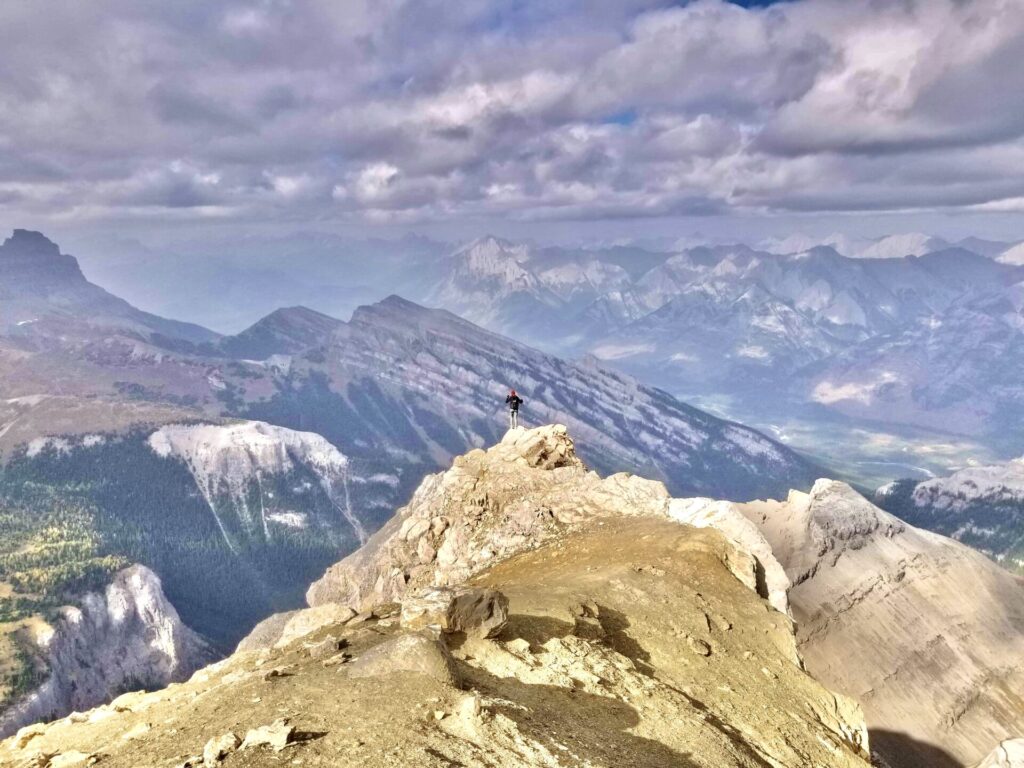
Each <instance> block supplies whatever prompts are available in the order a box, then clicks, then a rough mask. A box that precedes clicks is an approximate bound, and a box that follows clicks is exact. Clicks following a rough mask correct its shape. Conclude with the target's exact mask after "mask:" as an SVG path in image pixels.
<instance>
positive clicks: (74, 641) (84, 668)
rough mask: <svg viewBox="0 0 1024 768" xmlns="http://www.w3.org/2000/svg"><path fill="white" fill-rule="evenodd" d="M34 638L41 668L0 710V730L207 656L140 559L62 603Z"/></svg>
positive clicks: (186, 670) (168, 677)
mask: <svg viewBox="0 0 1024 768" xmlns="http://www.w3.org/2000/svg"><path fill="white" fill-rule="evenodd" d="M33 640H34V643H35V646H36V655H38V657H39V660H40V661H41V662H42V663H43V664H45V667H46V669H47V670H48V675H47V677H46V680H45V681H44V682H43V684H42V685H41V686H39V688H37V689H36V690H34V691H32V692H31V693H29V694H27V695H26V696H24V697H23V698H21V699H20V700H18V701H16V702H15V703H14V704H13V705H12V706H11V707H10V708H9V709H8V710H7V711H5V712H3V714H2V715H0V734H3V735H9V734H10V733H12V732H14V731H15V730H17V729H18V728H19V727H21V726H23V725H25V724H27V723H33V722H35V721H37V720H46V719H52V718H54V717H60V716H62V715H65V714H67V713H68V712H71V711H73V710H84V709H88V708H89V707H94V706H96V705H97V704H101V703H103V702H104V701H107V700H109V699H110V698H111V697H113V696H115V695H117V694H118V693H119V692H121V691H124V690H132V689H135V688H158V687H162V686H165V685H167V684H168V683H171V682H174V681H178V680H184V679H185V678H187V677H188V676H189V675H190V674H192V673H193V672H194V671H195V670H196V669H198V668H199V667H201V666H202V665H203V664H206V663H208V662H209V661H210V660H211V659H212V658H213V654H212V653H211V651H210V649H209V648H208V647H207V646H206V644H205V643H204V641H203V640H202V639H200V638H199V637H198V636H197V635H195V634H194V633H193V632H192V631H191V630H190V629H189V628H188V627H186V626H185V625H184V624H182V623H181V620H180V619H179V618H178V613H177V611H175V609H174V606H173V605H171V604H170V603H169V602H168V600H167V598H166V597H165V596H164V593H163V590H162V589H161V586H160V580H159V579H158V578H157V577H156V575H155V574H154V573H153V572H152V571H150V570H149V569H148V568H145V567H144V566H141V565H135V566H132V567H130V568H126V569H124V570H123V571H120V572H119V573H118V574H117V575H116V576H115V577H114V579H113V580H112V582H111V583H110V584H109V585H108V586H107V588H106V589H105V590H104V591H103V592H92V593H88V594H86V595H84V596H83V597H82V598H81V599H80V600H79V601H78V604H77V605H76V606H68V607H65V608H62V609H61V611H60V615H59V617H58V618H57V620H56V621H54V622H53V623H52V625H46V626H43V627H39V628H37V629H36V630H35V633H34V637H33Z"/></svg>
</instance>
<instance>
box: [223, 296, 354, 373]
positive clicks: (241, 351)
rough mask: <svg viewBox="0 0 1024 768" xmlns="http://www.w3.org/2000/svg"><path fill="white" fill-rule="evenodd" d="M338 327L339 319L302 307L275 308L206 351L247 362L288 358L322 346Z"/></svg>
mask: <svg viewBox="0 0 1024 768" xmlns="http://www.w3.org/2000/svg"><path fill="white" fill-rule="evenodd" d="M339 325H341V321H340V320H335V319H334V318H333V317H328V316H327V315H324V314H321V313H320V312H316V311H314V310H312V309H308V308H306V307H288V308H286V309H278V310H276V311H274V312H271V313H270V314H269V315H267V316H266V317H264V318H263V319H262V320H260V321H259V322H257V323H256V324H254V325H252V326H250V327H249V328H247V329H246V330H244V331H242V333H239V334H238V335H236V336H229V337H226V338H224V339H222V340H221V342H220V344H218V345H217V346H216V347H214V348H213V349H211V350H210V351H211V352H212V353H215V354H216V353H220V354H223V355H225V356H227V357H240V358H248V359H251V360H266V359H267V358H269V357H271V356H272V355H291V354H294V353H296V352H302V351H303V350H306V349H309V348H310V347H315V346H316V345H317V344H319V343H322V341H323V339H325V338H327V337H328V336H329V335H330V334H331V332H332V331H334V330H335V329H336V328H337V327H338V326H339Z"/></svg>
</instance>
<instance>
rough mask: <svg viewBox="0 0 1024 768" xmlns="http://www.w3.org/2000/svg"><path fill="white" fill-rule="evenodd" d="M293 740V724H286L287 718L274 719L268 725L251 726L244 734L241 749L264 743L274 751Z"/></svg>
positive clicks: (278, 750)
mask: <svg viewBox="0 0 1024 768" xmlns="http://www.w3.org/2000/svg"><path fill="white" fill-rule="evenodd" d="M294 740H295V726H294V725H289V724H288V719H287V718H280V719H278V720H275V721H274V722H273V723H271V724H270V725H264V726H260V727H259V728H253V729H252V730H251V731H249V732H248V733H246V734H245V739H244V741H242V746H241V749H250V748H252V747H259V746H263V745H266V746H268V747H270V748H271V749H273V750H274V751H275V752H280V751H281V750H282V749H284V748H285V747H287V746H288V745H289V744H291V743H292V742H293V741H294Z"/></svg>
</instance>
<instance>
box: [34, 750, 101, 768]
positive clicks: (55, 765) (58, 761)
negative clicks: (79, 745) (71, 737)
mask: <svg viewBox="0 0 1024 768" xmlns="http://www.w3.org/2000/svg"><path fill="white" fill-rule="evenodd" d="M99 761H100V756H99V755H97V754H94V753H92V752H80V751H78V750H77V749H74V750H71V751H69V752H61V753H59V754H56V755H53V756H52V757H51V758H50V760H49V762H48V763H46V766H47V768H83V767H84V766H87V765H95V764H96V763H98V762H99Z"/></svg>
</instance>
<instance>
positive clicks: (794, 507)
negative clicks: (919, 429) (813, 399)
mask: <svg viewBox="0 0 1024 768" xmlns="http://www.w3.org/2000/svg"><path fill="white" fill-rule="evenodd" d="M741 509H742V510H743V511H744V513H745V514H747V515H748V516H749V518H750V519H751V520H752V521H753V522H755V523H756V524H758V526H759V527H760V529H761V531H762V532H763V533H764V535H765V537H766V538H767V539H768V541H769V542H771V544H772V547H773V549H774V552H775V554H776V556H777V557H778V558H779V560H780V561H781V562H782V563H783V565H784V566H785V567H786V571H787V573H788V575H789V577H790V579H792V581H793V584H794V586H793V588H792V589H791V590H790V592H789V596H790V603H791V605H792V609H793V615H794V618H795V619H796V622H797V638H798V641H799V647H800V652H801V654H802V655H803V658H804V661H805V663H806V665H807V669H808V670H809V671H810V672H811V674H812V675H814V676H815V677H816V678H817V679H818V680H820V681H821V682H822V683H824V684H825V685H827V686H829V687H830V688H833V689H835V690H837V691H840V692H842V693H845V694H846V695H848V696H851V697H853V698H855V699H856V700H858V701H859V702H860V703H861V704H862V705H863V707H864V711H865V715H866V717H867V722H868V726H869V727H870V728H871V730H872V739H871V743H872V746H873V747H874V748H875V749H876V750H878V751H879V753H880V754H881V755H882V756H883V757H884V758H885V759H886V761H887V762H888V763H889V765H891V766H892V768H916V767H917V766H921V767H922V768H945V766H964V765H973V764H974V763H976V762H978V761H979V760H980V759H982V758H983V757H984V756H985V755H986V754H987V753H988V752H989V750H991V749H992V745H993V744H998V743H1000V742H1001V741H1002V740H1004V739H1009V738H1012V737H1014V736H1016V735H1017V734H1019V733H1021V732H1024V587H1022V585H1021V582H1020V580H1019V579H1017V578H1016V577H1014V576H1012V575H1011V574H1009V573H1007V572H1006V571H1004V570H1003V569H1001V568H999V567H998V566H997V565H995V564H994V563H993V562H992V561H990V560H988V559H987V558H986V557H984V556H983V555H981V554H979V553H978V552H975V551H974V550H971V549H969V548H967V547H965V546H963V545H961V544H959V543H957V542H955V541H953V540H951V539H947V538H945V537H943V536H939V535H937V534H933V533H929V532H927V531H922V530H919V529H916V528H914V527H912V526H910V525H907V524H906V523H904V522H903V521H901V520H899V519H897V518H895V517H893V516H892V515H889V514H888V513H886V512H883V511H882V510H880V509H878V508H877V507H875V506H874V505H872V504H871V503H869V502H868V501H866V500H865V499H864V498H863V497H861V496H860V495H859V494H857V493H856V492H855V491H854V490H853V489H851V488H850V487H849V486H847V485H844V484H843V483H837V482H832V481H826V480H821V481H818V483H816V484H815V486H814V488H813V489H812V491H811V493H810V494H803V493H797V492H793V493H791V494H790V496H789V499H788V500H787V501H786V502H754V503H751V504H746V505H741Z"/></svg>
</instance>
